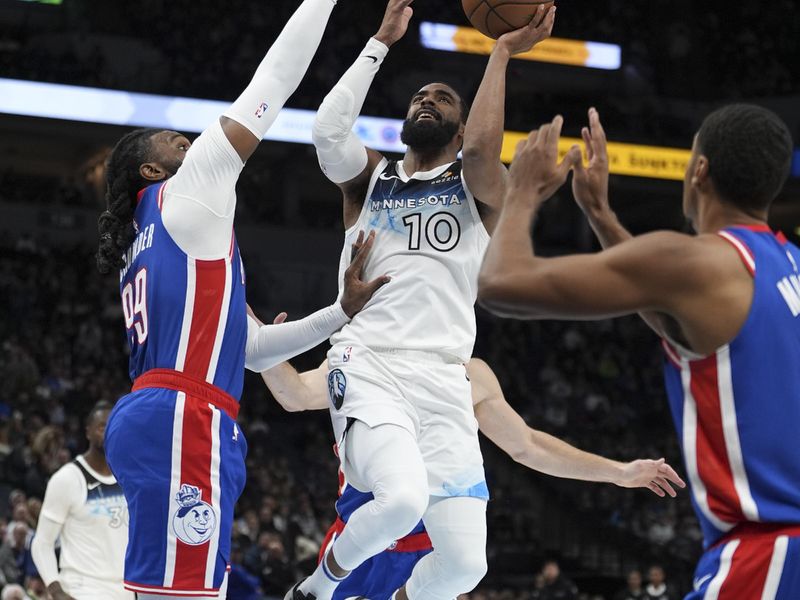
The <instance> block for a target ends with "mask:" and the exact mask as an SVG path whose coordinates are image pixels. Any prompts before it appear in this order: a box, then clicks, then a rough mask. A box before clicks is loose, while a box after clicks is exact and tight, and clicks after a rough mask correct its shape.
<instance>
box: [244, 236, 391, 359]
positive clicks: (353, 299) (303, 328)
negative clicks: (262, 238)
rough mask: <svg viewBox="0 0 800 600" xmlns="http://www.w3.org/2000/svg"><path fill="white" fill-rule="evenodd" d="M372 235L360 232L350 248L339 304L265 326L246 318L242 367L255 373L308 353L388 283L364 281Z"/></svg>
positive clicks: (379, 279)
mask: <svg viewBox="0 0 800 600" xmlns="http://www.w3.org/2000/svg"><path fill="white" fill-rule="evenodd" d="M374 240H375V233H374V232H371V233H370V234H369V235H368V236H366V237H365V236H364V232H363V231H362V232H360V233H359V236H358V239H357V241H356V243H355V244H353V252H352V255H353V260H352V262H351V263H350V266H349V267H348V268H347V270H346V271H345V275H344V292H343V293H342V297H341V300H340V301H338V302H336V303H335V304H332V305H331V306H328V307H327V308H323V309H321V310H318V311H317V312H315V313H314V314H312V315H309V316H308V317H306V318H305V319H301V320H299V321H291V322H288V323H283V322H280V323H273V324H272V325H264V324H263V323H261V321H259V320H258V319H257V318H256V317H255V315H254V314H252V312H249V313H248V315H247V345H246V347H245V367H247V368H248V369H249V370H251V371H255V372H256V373H261V372H263V371H267V370H269V369H271V368H273V367H275V366H276V365H278V364H280V363H282V362H284V361H286V360H289V359H290V358H293V357H295V356H297V355H299V354H302V353H303V352H305V351H307V350H310V349H311V348H313V347H314V346H316V345H317V344H321V343H322V342H323V341H325V340H327V339H328V338H329V337H330V336H331V335H333V334H334V333H335V332H337V331H339V330H340V329H341V328H342V327H344V326H345V324H347V323H348V322H349V321H350V319H352V318H353V317H354V316H355V314H356V313H357V312H359V311H360V310H361V309H362V308H364V305H366V303H367V302H368V301H369V300H370V298H372V296H373V294H375V292H376V291H378V289H380V288H381V287H383V286H384V285H386V284H387V283H389V281H390V278H389V277H387V276H386V275H382V276H380V277H376V278H375V279H373V280H372V281H363V280H362V279H361V276H362V274H363V270H364V264H365V263H366V261H367V258H368V257H369V253H370V250H371V249H372V244H373V242H374Z"/></svg>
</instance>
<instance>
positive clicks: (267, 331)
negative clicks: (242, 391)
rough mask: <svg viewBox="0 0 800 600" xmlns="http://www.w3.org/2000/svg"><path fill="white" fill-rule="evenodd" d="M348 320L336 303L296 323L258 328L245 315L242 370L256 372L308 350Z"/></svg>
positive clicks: (249, 317) (340, 306)
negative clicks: (243, 364)
mask: <svg viewBox="0 0 800 600" xmlns="http://www.w3.org/2000/svg"><path fill="white" fill-rule="evenodd" d="M349 321H350V317H348V316H347V314H345V312H344V310H343V309H342V305H341V304H339V303H338V302H337V303H336V304H333V305H331V306H329V307H328V308H323V309H322V310H318V311H317V312H315V313H314V314H312V315H309V316H307V317H306V318H305V319H301V320H300V321H291V322H289V323H280V324H278V325H262V326H260V327H259V325H258V323H257V322H256V320H255V319H253V318H252V317H251V316H250V315H248V316H247V346H246V349H245V367H247V368H248V369H250V370H251V371H255V372H256V373H261V372H262V371H266V370H268V369H271V368H272V367H274V366H275V365H278V364H280V363H282V362H283V361H285V360H289V359H290V358H293V357H295V356H297V355H298V354H302V353H303V352H305V351H306V350H310V349H311V348H313V347H314V346H316V345H317V344H320V343H322V342H324V341H325V340H327V339H328V338H329V337H331V336H332V335H333V334H334V333H336V332H337V331H339V330H340V329H341V328H342V327H344V326H345V325H346V324H347V323H348V322H349Z"/></svg>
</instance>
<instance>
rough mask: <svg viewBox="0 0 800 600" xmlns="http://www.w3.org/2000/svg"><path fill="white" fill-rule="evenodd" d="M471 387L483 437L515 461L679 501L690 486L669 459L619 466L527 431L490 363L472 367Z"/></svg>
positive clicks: (476, 363)
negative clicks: (678, 489) (677, 496)
mask: <svg viewBox="0 0 800 600" xmlns="http://www.w3.org/2000/svg"><path fill="white" fill-rule="evenodd" d="M467 372H468V373H469V378H470V381H471V383H472V398H473V403H474V407H475V418H476V419H477V420H478V427H479V428H480V430H481V432H482V433H483V434H484V435H485V436H486V437H488V438H489V439H490V440H491V441H492V442H494V443H495V444H497V446H498V447H500V449H501V450H503V451H504V452H505V453H506V454H508V455H509V456H510V457H511V458H513V459H514V460H515V461H517V462H518V463H520V464H523V465H525V466H526V467H528V468H530V469H533V470H535V471H540V472H542V473H546V474H547V475H552V476H554V477H563V478H567V479H580V480H583V481H597V482H601V483H614V484H616V485H618V486H620V487H626V488H635V487H644V488H648V489H649V490H651V491H652V492H653V493H654V494H657V495H659V496H662V497H663V496H664V495H665V493H666V494H669V495H670V496H673V497H674V496H675V490H674V488H673V485H675V486H677V487H686V484H685V483H684V482H683V480H682V479H681V478H680V477H679V476H678V474H677V473H675V471H674V470H673V469H672V467H670V466H669V465H668V464H666V462H665V461H664V459H663V458H662V459H660V460H635V461H632V462H629V463H623V462H618V461H615V460H610V459H607V458H603V457H602V456H598V455H596V454H591V453H589V452H584V451H582V450H578V449H577V448H575V447H574V446H570V445H569V444H567V443H566V442H562V441H561V440H559V439H558V438H555V437H553V436H551V435H548V434H546V433H544V432H542V431H537V430H535V429H532V428H530V427H528V425H527V424H526V423H525V421H524V420H523V419H522V417H521V416H520V415H519V413H517V412H516V411H515V410H514V409H513V408H512V407H511V405H510V404H509V403H508V402H507V401H506V399H505V396H504V395H503V390H502V389H501V387H500V382H499V381H498V380H497V377H496V376H495V374H494V372H493V371H492V369H491V368H490V367H489V365H487V364H486V363H485V362H483V361H482V360H479V359H475V358H473V359H472V360H470V362H469V364H468V365H467Z"/></svg>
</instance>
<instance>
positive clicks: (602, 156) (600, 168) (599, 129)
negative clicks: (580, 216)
mask: <svg viewBox="0 0 800 600" xmlns="http://www.w3.org/2000/svg"><path fill="white" fill-rule="evenodd" d="M581 137H583V142H584V144H586V154H587V158H588V159H589V166H588V167H584V165H583V161H578V162H576V163H575V164H574V166H573V169H572V170H573V175H572V193H573V194H574V195H575V201H576V202H577V203H578V206H580V207H581V210H583V212H584V213H585V214H586V216H588V217H591V216H592V215H595V214H597V213H599V212H602V211H604V210H606V209H608V208H609V204H608V148H607V140H606V132H605V131H604V130H603V124H602V123H601V122H600V114H599V113H598V112H597V109H595V108H590V109H589V127H584V128H583V129H582V130H581Z"/></svg>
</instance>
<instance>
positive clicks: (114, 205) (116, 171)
mask: <svg viewBox="0 0 800 600" xmlns="http://www.w3.org/2000/svg"><path fill="white" fill-rule="evenodd" d="M160 131H161V130H160V129H135V130H133V131H131V132H130V133H126V134H125V135H124V136H122V138H121V139H120V140H119V141H118V142H117V145H116V146H114V150H112V151H111V156H110V157H109V158H108V163H107V164H106V210H105V211H103V213H102V214H101V215H100V218H99V219H98V220H97V229H98V231H99V232H100V244H99V246H98V248H97V255H96V259H97V270H98V271H100V272H101V273H103V274H104V275H105V274H106V273H110V272H111V271H112V270H113V269H119V268H122V267H123V266H124V265H125V263H124V261H123V260H122V255H123V254H124V252H125V250H126V249H127V248H128V246H130V245H131V243H132V242H133V239H134V237H135V233H134V230H133V212H134V210H135V208H136V194H137V192H138V191H139V190H140V189H142V188H144V187H146V186H147V185H148V184H149V183H150V182H148V181H147V180H145V179H144V178H143V177H142V176H141V175H140V174H139V167H140V166H141V165H142V163H145V162H147V160H148V159H149V158H150V157H149V154H150V138H151V137H152V136H153V135H155V134H156V133H159V132H160Z"/></svg>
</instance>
